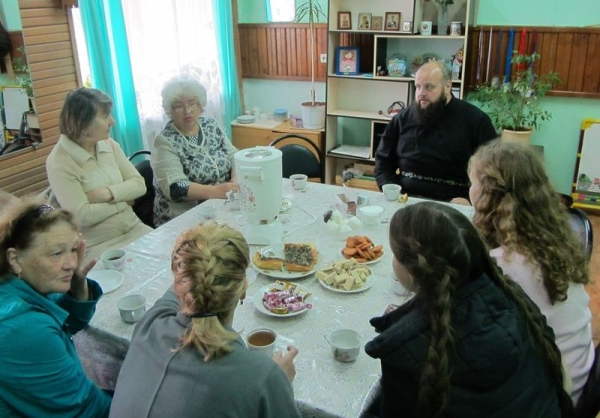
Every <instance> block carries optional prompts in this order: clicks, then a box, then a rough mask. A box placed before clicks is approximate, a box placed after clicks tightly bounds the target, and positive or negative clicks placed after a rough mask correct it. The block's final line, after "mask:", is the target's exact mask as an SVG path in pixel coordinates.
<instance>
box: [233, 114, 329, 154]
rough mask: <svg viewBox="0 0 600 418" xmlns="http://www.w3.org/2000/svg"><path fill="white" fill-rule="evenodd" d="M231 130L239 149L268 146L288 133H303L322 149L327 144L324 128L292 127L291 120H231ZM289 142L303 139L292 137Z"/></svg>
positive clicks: (235, 144)
mask: <svg viewBox="0 0 600 418" xmlns="http://www.w3.org/2000/svg"><path fill="white" fill-rule="evenodd" d="M231 131H232V139H231V142H232V143H233V145H234V146H235V147H236V148H238V149H244V148H252V147H255V146H257V145H263V146H267V145H269V144H270V143H271V142H273V141H274V140H276V139H277V138H279V137H281V136H283V135H286V134H298V135H303V136H305V137H307V138H309V139H310V140H311V141H313V142H314V143H315V144H317V146H318V147H319V150H321V151H322V150H323V149H324V146H325V136H324V131H323V130H319V131H313V130H310V129H296V128H293V127H291V126H290V123H289V122H277V121H272V120H267V121H257V122H255V123H249V124H241V123H238V122H237V121H233V122H231ZM289 143H299V144H301V143H302V141H301V140H298V141H295V140H294V139H290V140H289ZM317 157H319V155H317Z"/></svg>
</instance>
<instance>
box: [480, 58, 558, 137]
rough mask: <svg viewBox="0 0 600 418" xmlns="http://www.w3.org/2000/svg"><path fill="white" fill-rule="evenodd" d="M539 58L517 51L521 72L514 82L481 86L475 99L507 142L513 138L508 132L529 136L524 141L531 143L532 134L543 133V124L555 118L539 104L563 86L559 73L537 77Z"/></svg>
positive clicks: (518, 66)
mask: <svg viewBox="0 0 600 418" xmlns="http://www.w3.org/2000/svg"><path fill="white" fill-rule="evenodd" d="M539 57H540V55H539V54H537V53H533V54H531V55H525V54H519V53H517V51H514V52H513V57H512V59H511V63H512V64H516V65H517V71H516V73H515V74H514V76H513V77H512V79H511V80H510V81H509V82H507V83H504V84H497V83H488V84H484V85H482V86H479V87H478V89H477V90H476V91H475V93H474V94H473V95H472V96H471V97H472V98H473V99H475V100H476V101H478V102H479V103H481V104H482V105H483V109H484V110H485V111H486V112H487V114H488V115H489V116H490V118H491V119H492V123H493V124H494V126H495V127H496V129H498V130H503V131H505V132H503V138H505V139H509V137H510V136H511V134H510V133H509V132H507V131H513V132H518V133H526V135H521V136H525V139H523V141H525V142H529V138H530V137H531V133H532V130H533V129H539V127H540V124H541V123H542V122H544V121H546V120H549V119H550V118H551V117H552V114H551V113H550V112H549V111H547V110H543V109H542V108H541V107H540V105H539V102H538V100H539V98H540V97H543V96H545V95H546V94H547V93H548V92H549V91H550V90H551V89H552V87H553V86H554V85H555V84H558V83H560V78H559V77H558V74H557V73H556V72H550V73H548V74H543V75H539V76H538V75H537V74H535V73H534V71H533V67H534V64H535V61H536V60H537V59H539ZM519 68H520V69H519ZM513 138H514V136H513Z"/></svg>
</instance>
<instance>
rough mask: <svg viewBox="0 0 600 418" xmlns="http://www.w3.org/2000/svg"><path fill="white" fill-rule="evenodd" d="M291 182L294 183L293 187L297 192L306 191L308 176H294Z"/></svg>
mask: <svg viewBox="0 0 600 418" xmlns="http://www.w3.org/2000/svg"><path fill="white" fill-rule="evenodd" d="M290 180H291V181H292V187H293V188H294V189H295V190H304V188H305V187H306V183H307V182H308V176H306V174H292V175H291V176H290Z"/></svg>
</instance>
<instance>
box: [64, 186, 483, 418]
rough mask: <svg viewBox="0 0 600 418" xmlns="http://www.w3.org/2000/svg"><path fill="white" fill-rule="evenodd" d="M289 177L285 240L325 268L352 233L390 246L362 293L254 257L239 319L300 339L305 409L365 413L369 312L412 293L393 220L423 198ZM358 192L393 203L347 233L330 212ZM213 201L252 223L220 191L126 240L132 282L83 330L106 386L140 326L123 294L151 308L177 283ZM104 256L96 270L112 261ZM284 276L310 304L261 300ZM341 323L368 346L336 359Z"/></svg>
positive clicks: (238, 325) (367, 199)
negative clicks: (266, 304)
mask: <svg viewBox="0 0 600 418" xmlns="http://www.w3.org/2000/svg"><path fill="white" fill-rule="evenodd" d="M282 183H283V184H282V206H281V211H280V213H279V220H280V221H281V223H282V225H283V228H284V237H283V241H284V242H286V243H311V244H314V245H315V246H316V249H317V251H318V261H317V264H316V266H315V270H320V269H324V268H326V267H328V266H330V265H331V264H332V263H334V262H337V261H340V260H343V259H344V258H343V257H342V254H341V250H342V249H343V248H344V246H345V244H346V239H347V238H348V237H350V236H355V235H360V236H368V237H369V238H370V239H371V240H372V241H373V243H374V244H375V245H382V246H383V255H382V256H381V257H379V258H378V259H377V260H376V261H375V262H371V263H369V264H368V268H369V269H370V270H371V276H370V278H369V280H368V282H367V285H366V286H364V288H362V289H360V290H359V291H355V292H345V291H341V290H338V289H331V288H330V287H326V286H324V285H323V283H322V282H321V281H320V280H319V279H318V278H317V277H316V274H315V272H314V271H311V272H310V273H309V274H306V275H305V276H303V277H296V276H294V275H291V274H287V275H286V274H284V273H281V272H278V271H273V272H269V271H262V270H260V269H258V268H255V267H254V266H253V265H250V266H249V268H248V270H247V278H248V280H249V287H248V291H247V297H246V299H245V300H244V303H243V304H242V305H238V307H237V308H236V311H235V316H234V321H233V328H234V329H235V330H236V331H238V332H239V333H240V334H241V336H242V337H245V336H246V335H247V333H248V332H249V331H251V330H254V329H256V328H270V329H272V330H274V331H275V332H276V333H277V341H276V346H277V347H278V348H280V349H285V347H286V346H287V345H290V344H291V345H294V346H296V347H297V348H298V350H299V354H298V356H297V357H296V358H295V361H294V363H295V367H296V377H295V379H294V381H293V383H292V385H293V389H294V396H295V399H296V403H297V406H298V409H299V410H300V412H301V414H302V415H303V416H305V417H357V416H359V415H360V414H361V411H362V410H363V408H364V406H365V404H366V403H368V402H369V400H370V397H372V396H373V389H372V388H373V387H375V385H376V382H377V381H378V379H379V377H380V375H381V368H380V363H379V361H378V360H377V359H373V358H371V357H369V356H368V355H367V354H366V353H365V351H364V345H365V344H366V343H367V342H369V341H370V340H371V339H373V338H374V337H375V336H376V332H375V330H374V328H373V327H372V326H371V325H370V323H369V320H370V319H371V318H373V317H376V316H381V315H382V314H383V313H384V310H385V309H386V307H387V306H388V305H389V304H396V305H400V304H402V303H404V302H406V301H407V300H408V299H409V298H410V297H411V294H410V292H408V291H405V290H403V289H402V288H401V286H399V285H398V283H397V282H395V280H394V276H393V270H392V253H391V250H390V247H389V242H388V227H389V220H390V218H391V217H392V215H393V214H394V213H395V212H396V211H398V210H402V208H404V207H406V206H407V205H411V204H414V203H416V202H419V201H422V199H418V198H415V197H410V196H409V198H408V201H407V202H405V203H400V202H398V201H397V200H394V201H388V200H386V199H385V197H384V195H383V193H381V192H373V191H366V190H358V189H352V188H348V187H345V186H336V185H327V184H320V183H308V184H307V186H306V187H305V189H303V190H296V189H294V188H293V187H292V184H291V182H290V181H289V180H288V179H282ZM348 200H355V201H356V200H358V201H359V203H360V204H361V205H376V206H381V207H382V208H383V209H384V210H383V213H382V214H381V215H380V217H379V219H377V221H376V222H375V223H369V224H367V223H362V224H361V225H354V226H355V227H358V228H357V229H352V230H350V231H348V230H347V228H345V229H344V232H340V231H339V230H335V228H332V227H331V225H326V223H325V217H324V215H325V214H326V213H327V212H328V211H335V210H338V211H339V212H340V213H341V215H342V217H345V218H347V217H349V216H351V215H349V214H348V213H347V211H348V208H349V207H352V206H353V205H348V203H347V201H348ZM448 204H450V203H448ZM210 205H212V206H216V207H217V212H216V219H215V221H216V222H219V223H224V224H227V225H229V226H231V227H233V228H236V229H238V230H240V231H241V232H242V233H243V232H244V228H245V226H246V223H247V220H246V216H245V214H244V212H243V211H240V210H239V208H238V207H236V206H235V205H231V204H230V203H229V202H228V201H227V200H223V199H210V200H208V201H205V202H202V203H201V204H200V205H198V206H196V207H195V208H193V209H191V210H189V211H188V212H186V213H184V214H182V215H180V216H178V217H176V218H174V219H172V220H171V221H169V222H168V223H166V224H164V225H162V226H160V227H159V228H157V229H155V230H154V231H152V232H150V233H148V234H147V235H145V236H143V237H141V238H139V239H138V240H136V241H134V242H132V243H131V244H129V245H127V246H126V247H124V248H123V249H124V250H125V251H126V259H127V263H126V266H125V268H124V269H123V270H122V273H123V276H124V280H123V283H122V284H121V285H120V286H119V287H117V288H116V289H114V290H112V291H110V292H106V293H105V294H104V295H103V296H102V298H101V299H100V301H99V302H98V304H97V307H96V313H95V315H94V317H93V318H92V320H91V322H90V324H89V326H88V327H87V328H86V329H85V330H83V331H81V332H80V333H78V334H76V335H75V337H74V341H75V344H76V347H77V350H78V353H79V356H80V359H81V362H82V365H83V366H84V369H85V370H86V373H87V374H88V376H90V377H91V378H92V379H93V380H94V381H96V382H97V383H98V384H99V385H100V386H101V387H103V388H106V389H114V386H115V384H116V380H117V377H118V372H119V368H120V366H121V363H122V361H123V358H124V357H125V354H126V352H127V347H128V345H129V341H130V340H131V337H132V333H133V330H134V327H135V324H131V323H126V322H123V320H122V319H121V317H120V315H119V310H118V309H117V302H118V301H119V300H120V299H121V298H123V297H124V296H126V295H129V294H141V295H143V296H144V297H145V298H146V301H147V306H148V308H150V307H151V306H152V305H153V304H154V302H155V301H156V300H157V299H159V298H160V297H161V296H162V295H163V294H164V293H165V291H166V290H167V289H168V288H169V287H170V286H171V285H172V283H173V276H172V273H171V268H170V261H171V253H172V250H173V246H174V244H175V240H176V238H177V237H178V236H179V235H180V234H181V233H182V232H183V231H185V230H187V229H189V228H191V227H193V226H195V225H197V224H198V223H201V222H203V221H204V219H203V218H202V215H201V213H202V211H201V209H202V207H203V206H210ZM452 206H453V207H455V208H456V209H458V210H459V211H461V212H463V213H464V214H465V215H466V216H468V217H472V215H473V209H472V208H471V207H470V206H463V205H452ZM330 222H331V221H330ZM260 250H261V247H259V246H255V245H251V246H250V251H251V255H252V254H254V252H255V251H260ZM100 264H101V263H98V265H96V266H95V267H94V270H93V271H92V273H93V272H94V271H96V270H101V269H103V266H101V265H100ZM265 273H267V274H265ZM278 280H282V281H289V282H291V283H294V284H296V285H298V286H299V287H302V288H303V289H304V290H306V291H307V292H309V293H310V296H309V297H308V298H307V302H308V303H310V305H311V307H310V309H305V310H303V311H301V312H300V313H297V314H294V315H278V314H273V313H271V312H269V311H267V310H266V309H264V308H262V309H261V306H262V296H263V293H262V292H263V291H264V289H265V287H266V286H267V287H268V286H270V285H271V284H273V283H275V282H276V281H278ZM338 329H352V330H354V331H356V332H357V333H358V334H359V337H360V342H361V345H362V347H361V352H360V354H359V355H358V357H357V358H356V360H354V361H351V362H347V363H344V362H340V361H337V360H336V359H334V356H333V355H332V349H331V347H330V344H329V343H328V341H327V339H326V336H329V335H330V334H331V333H332V332H333V331H335V330H338Z"/></svg>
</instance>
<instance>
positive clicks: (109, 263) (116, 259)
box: [100, 250, 127, 271]
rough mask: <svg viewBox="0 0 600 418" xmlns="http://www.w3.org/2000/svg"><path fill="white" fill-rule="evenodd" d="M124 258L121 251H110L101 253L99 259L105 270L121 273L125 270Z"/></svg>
mask: <svg viewBox="0 0 600 418" xmlns="http://www.w3.org/2000/svg"><path fill="white" fill-rule="evenodd" d="M125 256H126V254H125V251H123V250H110V251H105V252H103V253H102V255H101V256H100V258H101V259H102V264H104V267H105V268H107V269H109V270H118V271H121V270H123V269H124V268H125V263H126V262H127V259H126V258H125Z"/></svg>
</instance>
